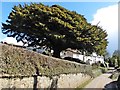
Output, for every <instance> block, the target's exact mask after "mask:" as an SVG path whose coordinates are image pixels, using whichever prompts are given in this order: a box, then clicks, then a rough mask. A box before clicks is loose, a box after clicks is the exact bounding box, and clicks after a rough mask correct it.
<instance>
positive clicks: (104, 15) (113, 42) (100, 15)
mask: <svg viewBox="0 0 120 90" xmlns="http://www.w3.org/2000/svg"><path fill="white" fill-rule="evenodd" d="M98 22H100V23H99V24H98V25H99V26H101V27H102V28H103V29H104V30H106V31H107V33H108V41H109V44H108V51H110V52H113V50H115V49H118V5H117V4H116V5H112V6H108V7H104V8H101V9H98V10H97V12H96V13H95V14H94V16H93V21H91V23H92V24H93V25H96V24H97V23H98Z"/></svg>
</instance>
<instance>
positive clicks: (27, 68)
mask: <svg viewBox="0 0 120 90" xmlns="http://www.w3.org/2000/svg"><path fill="white" fill-rule="evenodd" d="M0 48H1V49H2V53H1V57H0V64H1V65H0V73H6V74H10V75H18V76H19V75H22V76H32V75H36V74H37V75H45V76H53V75H59V74H68V73H85V74H89V75H91V76H92V67H91V66H89V65H83V64H77V63H74V62H70V61H66V60H62V59H58V58H53V57H49V56H46V55H42V54H39V53H36V52H34V51H28V50H27V49H24V48H20V47H14V46H9V45H5V44H0Z"/></svg>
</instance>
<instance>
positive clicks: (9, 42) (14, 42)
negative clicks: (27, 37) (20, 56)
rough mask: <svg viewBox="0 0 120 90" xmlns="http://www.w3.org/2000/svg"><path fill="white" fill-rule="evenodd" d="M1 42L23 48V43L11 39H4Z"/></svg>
mask: <svg viewBox="0 0 120 90" xmlns="http://www.w3.org/2000/svg"><path fill="white" fill-rule="evenodd" d="M2 41H3V42H7V43H8V44H14V45H20V46H23V43H22V42H21V41H20V42H17V40H16V39H15V38H13V37H6V38H5V39H3V40H2Z"/></svg>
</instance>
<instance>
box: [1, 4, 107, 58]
mask: <svg viewBox="0 0 120 90" xmlns="http://www.w3.org/2000/svg"><path fill="white" fill-rule="evenodd" d="M2 25H3V27H2V32H3V34H7V36H8V37H15V38H16V40H17V41H18V42H19V41H22V42H24V41H28V45H29V46H36V45H37V46H46V47H48V48H50V49H52V50H54V56H55V57H59V55H60V52H61V51H62V50H65V49H67V48H72V49H79V50H81V51H86V52H90V53H91V52H97V53H98V54H100V55H102V54H103V53H104V52H105V49H106V46H107V43H108V42H107V39H106V37H107V33H106V31H105V30H103V29H102V28H101V27H99V26H97V25H91V24H90V23H88V22H87V21H86V19H85V18H84V16H82V15H80V14H78V13H76V12H75V11H69V10H67V9H65V8H63V7H61V6H59V5H52V6H45V5H43V4H41V3H40V4H36V3H31V4H30V5H27V4H25V5H23V6H22V5H18V6H14V7H13V9H12V11H11V13H10V14H9V16H8V20H6V23H3V24H2Z"/></svg>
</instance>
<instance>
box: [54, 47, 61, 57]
mask: <svg viewBox="0 0 120 90" xmlns="http://www.w3.org/2000/svg"><path fill="white" fill-rule="evenodd" d="M60 52H61V50H60V49H54V52H53V57H56V58H60Z"/></svg>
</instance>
